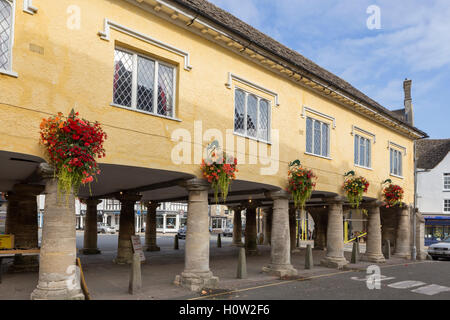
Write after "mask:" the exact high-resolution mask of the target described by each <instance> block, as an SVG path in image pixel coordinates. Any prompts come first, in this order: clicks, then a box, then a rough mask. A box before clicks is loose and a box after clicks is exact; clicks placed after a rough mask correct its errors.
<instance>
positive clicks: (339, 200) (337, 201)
mask: <svg viewBox="0 0 450 320" xmlns="http://www.w3.org/2000/svg"><path fill="white" fill-rule="evenodd" d="M346 200H347V198H345V197H343V196H333V197H327V198H323V201H324V202H325V203H326V204H341V205H343V204H344V203H345V201H346Z"/></svg>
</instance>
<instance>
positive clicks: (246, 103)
mask: <svg viewBox="0 0 450 320" xmlns="http://www.w3.org/2000/svg"><path fill="white" fill-rule="evenodd" d="M247 106H248V93H247V92H245V106H244V132H245V135H246V136H248V132H247V121H248V120H247Z"/></svg>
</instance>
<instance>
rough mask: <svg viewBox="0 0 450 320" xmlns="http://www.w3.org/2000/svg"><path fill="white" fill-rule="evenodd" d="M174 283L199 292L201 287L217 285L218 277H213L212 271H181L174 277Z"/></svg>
mask: <svg viewBox="0 0 450 320" xmlns="http://www.w3.org/2000/svg"><path fill="white" fill-rule="evenodd" d="M174 284H175V285H177V286H181V287H184V288H187V289H189V290H190V291H194V292H199V291H201V290H203V289H215V288H217V287H218V285H219V278H218V277H214V276H213V274H212V272H210V271H208V272H195V273H194V272H183V273H182V274H181V275H178V276H176V277H175V281H174Z"/></svg>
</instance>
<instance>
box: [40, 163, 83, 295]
mask: <svg viewBox="0 0 450 320" xmlns="http://www.w3.org/2000/svg"><path fill="white" fill-rule="evenodd" d="M39 171H40V173H41V175H42V177H43V179H44V180H45V182H46V185H45V213H44V215H45V218H44V225H43V228H42V242H41V252H40V259H39V282H38V284H37V288H36V289H35V290H34V291H33V293H32V294H31V299H32V300H83V299H84V295H83V293H82V291H81V288H80V279H79V277H78V276H77V275H76V255H77V252H76V250H77V243H76V230H75V199H74V196H73V194H70V195H69V199H66V198H65V196H64V195H61V196H60V197H59V198H58V196H57V188H58V181H57V179H54V178H53V177H54V173H53V168H51V167H50V166H49V165H48V164H46V163H44V164H41V165H40V166H39Z"/></svg>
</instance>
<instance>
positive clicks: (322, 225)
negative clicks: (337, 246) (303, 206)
mask: <svg viewBox="0 0 450 320" xmlns="http://www.w3.org/2000/svg"><path fill="white" fill-rule="evenodd" d="M327 211H328V208H327V206H317V207H308V208H307V212H309V214H310V215H311V216H312V217H313V219H314V230H315V232H314V234H315V237H314V250H325V249H326V248H327V225H328V212H327Z"/></svg>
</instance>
